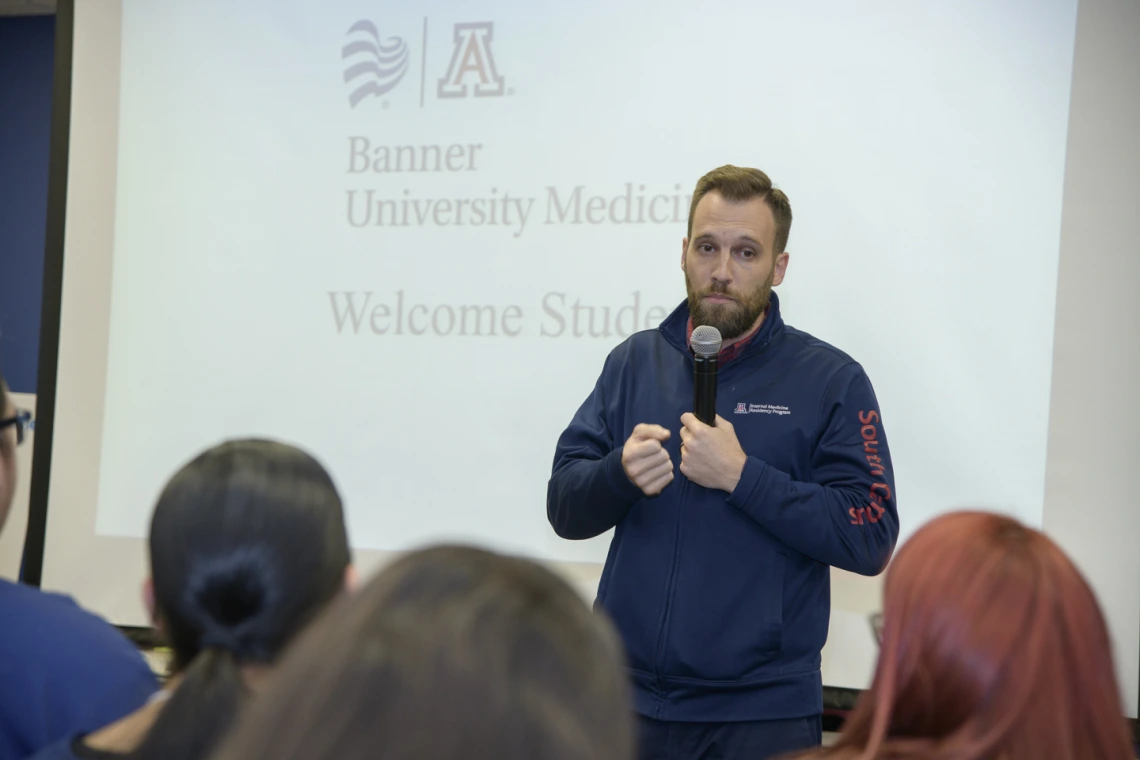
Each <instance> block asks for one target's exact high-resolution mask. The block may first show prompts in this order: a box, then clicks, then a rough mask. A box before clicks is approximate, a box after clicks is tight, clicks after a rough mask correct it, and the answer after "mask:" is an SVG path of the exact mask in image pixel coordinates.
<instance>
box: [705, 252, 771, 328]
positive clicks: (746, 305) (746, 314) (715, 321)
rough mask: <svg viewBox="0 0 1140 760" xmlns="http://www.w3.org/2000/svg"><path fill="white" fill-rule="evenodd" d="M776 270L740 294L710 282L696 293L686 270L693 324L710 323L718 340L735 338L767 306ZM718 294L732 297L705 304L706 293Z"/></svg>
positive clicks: (751, 323) (753, 321) (754, 320)
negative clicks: (727, 299)
mask: <svg viewBox="0 0 1140 760" xmlns="http://www.w3.org/2000/svg"><path fill="white" fill-rule="evenodd" d="M775 276H776V270H775V268H773V269H772V271H771V272H769V273H768V279H766V280H765V281H764V282H763V283H761V284H760V285H759V286H757V287H756V289H755V290H753V291H752V292H751V293H747V294H744V295H741V294H739V293H729V292H728V290H727V289H725V288H722V287H717V286H716V285H711V286H709V287H707V288H705V289H704V290H702V291H700V292H699V293H697V292H694V291H693V283H692V281H690V280H689V273H688V272H685V289H686V290H687V291H688V293H689V314H690V316H692V318H693V327H699V326H700V325H711V326H712V327H715V328H716V329H717V330H719V331H720V337H721V340H734V339H736V338H739V337H741V336H742V335H744V334H746V333H747V332H748V331H749V330H751V329H752V325H754V324H755V323H756V320H757V319H759V318H760V315H761V314H763V313H764V312H765V311H766V310H767V309H768V303H769V302H770V301H771V300H772V281H773V280H774V279H775ZM713 293H717V294H720V295H725V296H728V297H729V298H732V299H735V300H734V301H732V302H731V303H708V302H707V301H705V300H704V297H705V296H708V295H712V294H713Z"/></svg>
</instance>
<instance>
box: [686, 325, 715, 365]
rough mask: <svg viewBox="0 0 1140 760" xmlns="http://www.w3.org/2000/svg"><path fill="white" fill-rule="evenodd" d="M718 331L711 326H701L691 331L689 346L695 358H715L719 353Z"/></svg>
mask: <svg viewBox="0 0 1140 760" xmlns="http://www.w3.org/2000/svg"><path fill="white" fill-rule="evenodd" d="M720 344H721V340H720V330H718V329H716V328H715V327H713V326H711V325H701V326H700V327H698V328H696V329H695V330H693V335H692V337H691V338H689V345H691V346H692V347H693V353H694V354H696V355H697V356H704V357H708V356H716V355H717V354H719V353H720Z"/></svg>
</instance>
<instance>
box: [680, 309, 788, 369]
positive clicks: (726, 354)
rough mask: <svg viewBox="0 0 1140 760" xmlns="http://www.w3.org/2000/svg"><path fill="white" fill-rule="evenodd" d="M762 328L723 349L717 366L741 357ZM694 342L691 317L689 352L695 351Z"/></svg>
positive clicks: (718, 355)
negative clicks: (742, 352)
mask: <svg viewBox="0 0 1140 760" xmlns="http://www.w3.org/2000/svg"><path fill="white" fill-rule="evenodd" d="M767 315H768V312H767V311H765V312H764V316H765V318H767ZM763 326H764V323H763V322H761V323H760V327H763ZM760 327H757V328H756V329H754V330H753V331H752V332H750V333H748V334H747V335H745V336H744V337H743V338H741V339H740V340H738V341H736V342H735V343H732V344H730V345H727V346H725V347H724V348H722V349H721V350H720V353H719V354H717V356H716V361H717V364H728V363H729V362H730V361H732V360H733V359H735V358H736V357H738V356H740V352H741V351H743V350H744V347H745V346H747V345H748V344H749V343H750V342H751V341H752V339H753V338H754V337H755V336H756V333H757V332H759V331H760ZM692 342H693V318H692V317H689V322H688V324H686V325H685V343H686V344H688V345H689V351H692V350H693V346H692Z"/></svg>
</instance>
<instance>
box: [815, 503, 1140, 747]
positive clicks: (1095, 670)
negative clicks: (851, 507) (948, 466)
mask: <svg viewBox="0 0 1140 760" xmlns="http://www.w3.org/2000/svg"><path fill="white" fill-rule="evenodd" d="M1111 650H1112V647H1111V643H1110V641H1109V636H1108V630H1107V628H1106V626H1105V622H1104V617H1103V616H1102V615H1101V611H1100V607H1099V605H1098V604H1097V600H1096V597H1095V596H1094V595H1093V592H1092V589H1090V588H1089V585H1088V583H1086V582H1085V579H1084V578H1083V577H1082V576H1081V574H1080V572H1079V571H1078V570H1077V569H1076V567H1074V566H1073V563H1072V562H1070V561H1069V559H1068V557H1066V556H1065V554H1064V552H1062V551H1061V549H1060V548H1058V546H1057V545H1056V544H1055V543H1053V541H1051V540H1050V539H1049V538H1048V537H1046V536H1045V535H1044V534H1043V533H1041V532H1040V531H1037V530H1033V529H1031V528H1028V527H1026V526H1024V525H1022V524H1021V523H1019V522H1017V521H1016V520H1013V519H1011V518H1008V517H1004V516H1001V515H995V514H987V513H982V512H958V513H954V514H948V515H944V516H942V517H939V518H937V519H935V520H932V521H931V522H930V523H928V524H927V525H925V526H924V527H923V528H922V529H920V530H919V531H918V532H917V533H916V534H915V535H914V536H913V537H912V538H911V539H910V540H909V541H908V542H906V544H905V545H904V546H903V547H902V548H901V549H900V550H899V552H898V553H897V555H896V557H895V559H894V561H893V562H892V563H891V566H890V569H889V570H888V572H887V578H886V583H885V588H884V610H883V633H882V647H881V651H880V654H879V662H878V666H877V667H876V671H875V678H874V682H873V683H872V686H871V689H870V691H868V692H866V693H865V694H863V695H862V697H861V698H860V700H859V704H858V705H857V706H856V708H855V711H854V713H853V714H852V716H851V718H850V719H849V720H848V721H847V725H846V726H845V728H844V730H843V733H842V735H841V736H840V738H839V740H838V742H837V743H836V744H835V745H834V746H832V747H830V748H828V749H826V750H823V751H822V753H823V754H824V755H825V756H829V757H834V758H843V759H844V760H846V759H847V758H861V759H863V760H872V759H875V760H882V759H886V758H891V759H892V760H893V759H895V758H900V759H901V758H923V760H930V759H931V758H945V759H946V760H973V759H974V758H977V759H978V760H982V759H983V758H984V759H986V760H990V759H995V760H1131V759H1132V758H1133V752H1132V745H1131V741H1130V738H1129V733H1128V729H1127V726H1126V723H1125V721H1124V719H1123V717H1122V715H1123V710H1122V706H1121V701H1120V689H1119V688H1118V686H1117V682H1116V675H1115V671H1114V670H1113V663H1112V654H1111Z"/></svg>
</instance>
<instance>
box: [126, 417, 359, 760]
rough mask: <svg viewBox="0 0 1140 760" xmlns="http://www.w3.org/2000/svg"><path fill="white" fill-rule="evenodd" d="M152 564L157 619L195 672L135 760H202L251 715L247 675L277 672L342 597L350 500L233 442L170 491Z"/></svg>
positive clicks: (257, 447) (157, 516) (186, 675)
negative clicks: (238, 720)
mask: <svg viewBox="0 0 1140 760" xmlns="http://www.w3.org/2000/svg"><path fill="white" fill-rule="evenodd" d="M150 559H151V572H152V580H153V583H154V601H155V612H156V615H157V617H158V621H159V623H160V624H161V626H162V629H163V632H164V633H165V635H166V637H167V638H168V639H169V642H170V645H171V647H172V649H173V650H174V655H175V662H176V669H177V670H180V671H184V672H183V681H182V684H181V685H180V686H179V687H178V689H177V691H176V692H175V694H174V696H173V697H172V698H171V699H170V702H169V704H168V705H167V706H166V708H165V709H164V710H163V711H162V714H161V716H160V717H159V719H158V721H157V722H156V723H155V725H154V727H153V728H152V729H151V731H150V732H149V733H148V735H147V738H146V739H145V740H144V742H143V743H142V745H141V746H140V747H139V748H138V750H137V752H136V756H137V757H139V758H158V757H162V758H164V759H165V760H196V759H197V758H200V757H203V756H205V754H207V753H208V752H209V750H210V749H212V748H213V745H214V744H215V743H216V741H217V740H218V739H219V738H220V736H221V734H222V733H223V732H224V731H225V730H226V729H227V728H228V727H229V724H230V723H231V722H232V720H233V719H234V713H235V712H236V711H237V709H238V708H239V707H240V706H241V703H242V700H243V697H244V694H245V688H244V684H243V682H242V678H241V674H240V668H241V667H242V666H245V665H251V664H267V663H271V662H273V660H274V659H275V658H276V657H277V655H278V654H279V653H280V652H281V651H282V650H283V649H284V647H285V645H286V644H288V643H289V641H290V640H291V639H292V638H293V637H294V635H296V634H297V633H298V632H299V631H300V630H301V629H302V628H303V627H304V626H305V625H306V624H307V623H309V622H310V621H311V620H312V619H313V618H314V617H315V616H316V615H317V614H318V613H319V612H320V611H321V610H322V609H323V608H324V607H325V606H326V605H327V604H328V603H329V602H330V601H331V600H332V599H333V598H334V597H336V596H337V594H338V593H339V592H340V590H341V589H342V588H343V586H344V581H345V571H346V568H347V567H348V565H349V561H350V560H349V547H348V538H347V534H346V530H345V522H344V513H343V508H342V505H341V500H340V496H339V495H338V493H337V490H336V487H335V486H334V484H333V482H332V480H331V479H330V477H329V475H328V473H327V472H326V471H325V470H324V468H323V467H322V466H321V465H320V464H319V463H318V462H317V461H316V460H315V459H313V458H312V457H311V456H309V455H308V454H306V453H305V452H303V451H300V450H298V449H296V448H294V447H292V446H288V445H285V444H281V443H275V442H271V441H262V440H239V441H231V442H227V443H223V444H221V445H219V446H216V447H214V448H212V449H210V450H208V451H206V452H205V453H203V454H201V455H200V456H198V457H197V458H195V459H194V460H193V461H191V462H190V463H189V464H187V465H186V466H185V467H183V468H182V469H181V470H180V471H179V472H178V473H177V474H176V475H175V476H174V477H173V478H172V479H171V480H170V482H169V483H168V484H167V486H166V488H165V489H164V490H163V492H162V495H161V496H160V497H159V500H158V504H157V506H156V507H155V510H154V516H153V518H152V521H151V530H150Z"/></svg>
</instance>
